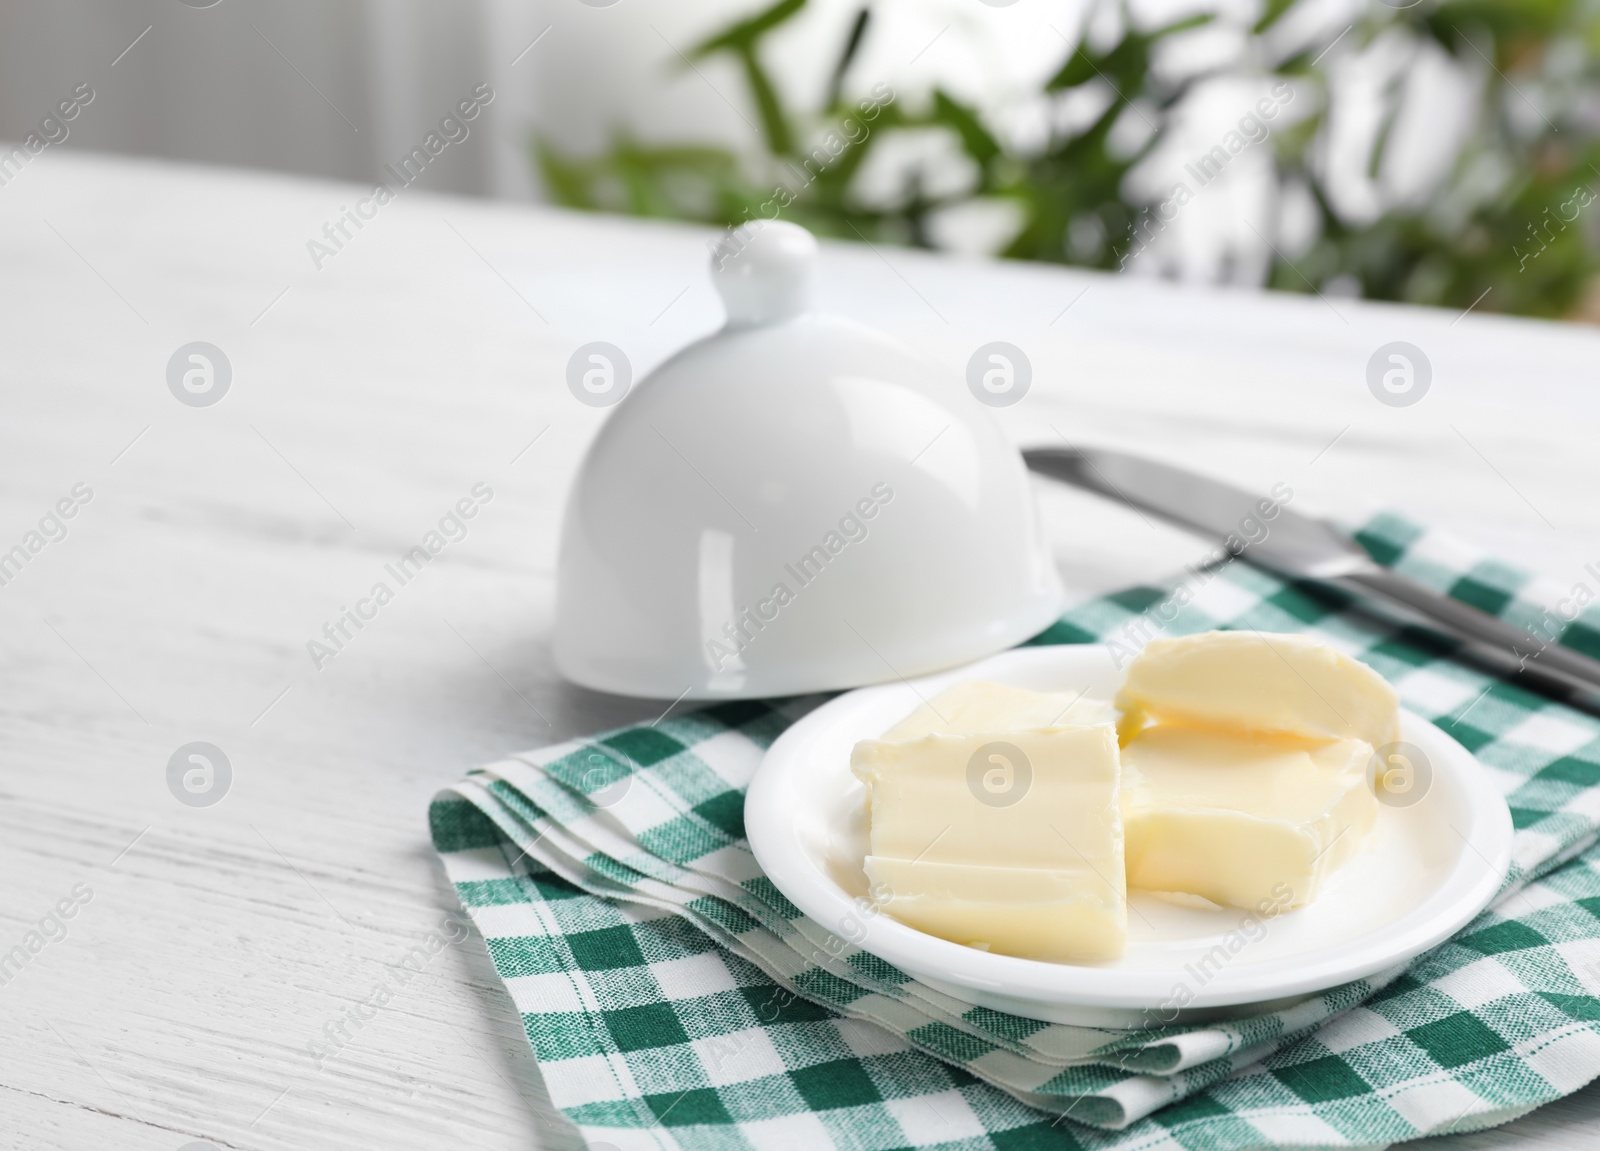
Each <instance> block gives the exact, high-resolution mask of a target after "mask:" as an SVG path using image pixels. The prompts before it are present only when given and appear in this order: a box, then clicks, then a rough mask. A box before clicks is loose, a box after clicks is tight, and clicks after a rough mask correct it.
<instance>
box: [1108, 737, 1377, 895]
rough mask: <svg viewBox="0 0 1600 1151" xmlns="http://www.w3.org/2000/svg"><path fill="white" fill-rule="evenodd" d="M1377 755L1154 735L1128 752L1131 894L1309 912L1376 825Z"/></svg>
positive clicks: (1359, 743)
mask: <svg viewBox="0 0 1600 1151" xmlns="http://www.w3.org/2000/svg"><path fill="white" fill-rule="evenodd" d="M1371 755H1372V748H1371V747H1370V746H1369V745H1368V744H1367V743H1366V742H1365V741H1364V740H1358V739H1344V740H1333V741H1314V740H1305V739H1297V738H1294V737H1288V736H1270V735H1252V734H1246V733H1234V732H1223V731H1215V730H1207V729H1203V728H1195V727H1180V726H1165V725H1162V726H1156V727H1150V728H1146V729H1145V730H1143V731H1142V732H1140V733H1139V734H1138V735H1137V736H1136V737H1135V738H1134V739H1133V740H1132V741H1131V742H1130V743H1129V744H1128V745H1127V746H1126V747H1124V748H1123V749H1122V771H1123V774H1122V789H1123V790H1122V817H1123V827H1124V833H1125V835H1126V844H1127V846H1126V853H1127V868H1128V872H1127V881H1128V886H1129V887H1131V888H1143V889H1146V890H1152V891H1171V892H1184V893H1188V894H1191V895H1198V896H1202V897H1203V898H1205V899H1209V900H1211V901H1212V902H1214V903H1221V904H1227V905H1230V906H1233V907H1244V908H1254V909H1257V910H1267V909H1268V908H1269V907H1270V908H1271V909H1272V910H1273V913H1274V914H1275V913H1276V912H1278V911H1286V910H1289V909H1290V908H1295V907H1302V906H1304V905H1305V904H1307V903H1309V902H1311V901H1312V900H1313V899H1315V898H1316V896H1317V892H1318V890H1319V889H1320V887H1321V886H1322V882H1323V880H1324V878H1325V877H1326V876H1327V874H1328V873H1329V872H1330V871H1332V870H1333V869H1334V868H1335V867H1337V866H1339V864H1340V863H1342V862H1343V861H1344V860H1346V859H1347V858H1349V857H1350V856H1351V855H1352V854H1353V853H1354V852H1355V851H1356V850H1357V849H1358V848H1359V846H1360V844H1361V842H1362V840H1363V839H1364V838H1365V837H1366V835H1367V833H1368V832H1369V831H1370V830H1371V829H1372V826H1373V823H1374V821H1375V820H1376V818H1377V811H1378V801H1377V800H1376V799H1375V798H1374V797H1373V794H1372V792H1371V791H1370V790H1369V789H1368V787H1367V783H1366V768H1367V762H1368V760H1369V759H1370V757H1371Z"/></svg>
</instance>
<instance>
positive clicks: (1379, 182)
mask: <svg viewBox="0 0 1600 1151" xmlns="http://www.w3.org/2000/svg"><path fill="white" fill-rule="evenodd" d="M805 5H806V0H779V2H778V3H775V4H773V5H772V6H771V7H769V8H767V9H765V10H763V11H761V12H759V13H757V14H755V15H753V16H751V17H749V18H747V19H743V20H740V21H738V22H737V23H735V24H733V25H732V26H730V27H728V28H726V29H724V30H723V31H721V32H719V33H717V34H716V35H714V36H712V37H710V38H708V39H706V40H704V41H703V42H701V43H700V44H698V45H696V46H695V47H694V48H692V49H690V50H689V52H688V53H687V59H688V60H689V61H698V60H703V59H705V58H707V57H712V56H717V55H728V56H731V57H733V58H734V59H735V60H736V61H737V62H738V63H739V64H740V65H741V67H742V69H743V72H744V76H745V79H746V82H747V84H748V85H749V89H750V94H751V97H752V101H753V103H754V105H755V108H756V111H757V113H758V115H759V121H760V128H761V140H762V145H763V151H762V153H761V154H760V155H757V156H754V157H752V156H747V155H741V154H738V153H735V152H734V151H731V150H728V149H724V148H718V147H710V146H695V145H668V146H659V145H647V144H644V143H641V142H639V141H637V140H635V139H633V138H631V137H630V136H628V135H626V134H620V135H618V136H617V137H616V138H615V140H614V141H613V144H612V147H611V148H610V150H609V151H607V152H605V153H603V154H601V155H598V156H594V157H588V158H575V157H570V156H563V155H561V154H559V153H558V152H557V151H556V150H555V149H554V148H552V147H551V146H549V145H548V144H547V143H546V142H543V141H535V142H534V155H535V159H536V162H537V164H538V167H539V169H540V171H541V173H542V175H543V177H544V180H545V184H546V187H547V188H548V189H549V190H550V192H551V194H552V196H553V197H554V198H555V199H556V200H557V201H558V202H560V203H562V204H565V205H568V206H571V207H577V208H585V209H591V210H604V211H626V212H630V213H634V214H637V215H645V216H669V217H675V218H682V219H692V220H700V221H704V222H709V223H716V224H722V225H726V226H733V225H737V224H739V223H742V222H743V221H745V220H748V219H752V218H756V217H760V216H771V215H774V214H777V213H778V212H780V211H781V213H782V215H784V216H785V217H786V218H788V219H792V220H794V221H796V222H798V223H801V224H804V225H806V226H807V227H809V228H811V229H813V230H814V231H817V232H820V233H823V234H829V235H838V236H844V237H850V238H861V239H866V240H887V241H893V242H901V243H909V244H914V245H918V246H922V247H934V246H936V237H935V231H936V229H935V228H933V227H932V224H933V221H934V220H935V219H936V217H937V215H938V214H939V213H941V212H944V211H946V210H948V209H951V208H955V207H959V206H962V205H970V204H974V203H983V202H989V203H998V204H1003V205H1009V206H1010V208H1011V209H1012V215H1013V217H1014V221H1015V226H1014V227H1013V228H1012V230H1011V232H1010V238H1009V239H1008V240H1007V241H1006V242H1005V243H1004V245H1003V247H1002V248H1001V250H1000V254H1002V255H1005V256H1010V257H1015V258H1021V259H1032V260H1045V261H1054V262H1058V263H1068V264H1077V265H1082V266H1088V267H1097V268H1117V267H1121V266H1123V265H1125V264H1126V263H1127V261H1128V259H1129V257H1130V254H1132V253H1134V252H1135V250H1136V248H1142V247H1143V244H1142V243H1141V237H1142V236H1147V235H1148V233H1149V232H1150V227H1149V224H1150V221H1151V220H1152V213H1153V211H1154V210H1156V207H1157V198H1155V197H1152V196H1150V195H1148V194H1141V193H1140V192H1138V191H1136V190H1135V187H1134V186H1135V185H1138V184H1141V183H1147V181H1141V180H1138V179H1133V178H1130V177H1131V176H1137V175H1139V173H1140V171H1141V165H1144V164H1146V162H1147V161H1149V160H1151V159H1152V157H1153V156H1154V155H1155V153H1156V152H1157V150H1158V149H1159V148H1160V147H1161V145H1162V144H1163V143H1164V142H1165V141H1168V140H1169V139H1171V138H1173V136H1174V133H1175V130H1176V121H1177V119H1178V114H1179V113H1180V111H1181V109H1182V108H1183V106H1184V104H1185V102H1186V101H1187V100H1189V99H1190V98H1191V97H1192V96H1193V95H1194V94H1195V92H1196V91H1198V89H1199V87H1200V86H1201V85H1203V84H1205V83H1207V82H1209V81H1211V80H1214V79H1216V78H1217V77H1219V76H1226V75H1242V76H1246V77H1253V78H1255V79H1257V80H1259V81H1262V82H1270V81H1274V80H1280V81H1281V80H1287V81H1289V82H1291V83H1292V84H1293V85H1294V90H1295V91H1296V93H1297V96H1296V97H1295V108H1296V109H1297V118H1295V119H1293V120H1292V121H1291V120H1290V119H1289V118H1287V117H1286V118H1285V121H1284V122H1283V123H1281V124H1279V125H1276V126H1275V127H1276V130H1275V131H1274V132H1273V133H1272V135H1271V140H1272V161H1273V162H1272V167H1273V168H1274V172H1275V177H1276V188H1275V192H1276V195H1275V202H1276V203H1277V204H1278V205H1279V216H1280V219H1279V221H1278V226H1277V227H1276V228H1272V227H1266V228H1265V231H1267V232H1270V233H1275V235H1274V237H1273V238H1272V240H1270V241H1269V243H1268V245H1267V246H1268V248H1269V249H1270V251H1269V253H1268V255H1267V260H1266V269H1267V271H1266V281H1267V283H1268V284H1269V285H1270V286H1272V287H1275V288H1280V289H1284V290H1289V291H1302V292H1310V291H1319V292H1320V291H1325V290H1333V291H1350V290H1352V289H1355V290H1359V292H1360V294H1361V295H1363V296H1365V297H1368V298H1372V299H1385V300H1405V301H1410V302H1415V303H1426V304H1438V305H1443V306H1448V307H1454V308H1467V307H1469V306H1474V305H1475V306H1476V307H1478V308H1479V309H1480V310H1497V311H1504V312H1515V313H1521V314H1529V315H1546V316H1561V315H1572V314H1574V312H1575V310H1580V309H1587V310H1592V311H1595V312H1597V313H1600V298H1596V297H1595V296H1593V295H1592V294H1590V292H1591V288H1592V286H1593V284H1594V283H1595V276H1596V272H1597V271H1600V260H1597V256H1596V244H1595V242H1594V237H1595V235H1596V234H1600V228H1597V225H1596V220H1595V217H1600V209H1596V210H1595V211H1593V212H1586V211H1585V209H1587V208H1588V206H1589V204H1590V202H1591V201H1593V200H1594V199H1595V198H1596V194H1595V192H1594V190H1593V188H1594V187H1595V186H1600V143H1597V135H1600V133H1597V124H1596V117H1597V113H1600V63H1597V61H1600V0H1421V3H1417V4H1414V5H1412V6H1410V7H1399V6H1398V5H1396V6H1392V7H1391V6H1385V5H1383V4H1377V5H1370V6H1369V7H1368V8H1367V10H1366V11H1365V12H1364V13H1362V14H1361V15H1359V16H1358V17H1357V19H1356V20H1355V21H1354V22H1353V23H1352V24H1350V25H1349V26H1348V27H1347V28H1346V29H1345V31H1344V32H1342V33H1339V35H1338V37H1337V38H1336V39H1335V38H1333V36H1332V35H1331V34H1323V33H1322V32H1321V31H1320V30H1319V27H1318V26H1317V25H1316V23H1315V22H1314V21H1312V22H1308V21H1306V20H1303V19H1299V18H1298V17H1299V15H1300V13H1299V11H1298V10H1299V9H1301V8H1302V7H1304V5H1303V4H1301V3H1299V2H1298V0H1266V2H1265V4H1264V7H1263V9H1262V11H1261V12H1260V14H1259V16H1258V17H1257V18H1256V19H1255V21H1254V22H1253V23H1251V24H1249V25H1247V26H1245V27H1244V28H1242V29H1238V31H1239V32H1240V33H1242V35H1241V37H1240V42H1241V44H1242V48H1241V50H1240V51H1239V52H1238V53H1236V54H1235V55H1234V57H1233V58H1231V59H1229V60H1227V61H1225V62H1222V63H1218V64H1215V65H1211V66H1207V67H1201V68H1199V69H1194V70H1190V71H1188V72H1186V73H1177V72H1176V70H1175V69H1173V68H1172V67H1170V66H1168V62H1169V61H1170V59H1171V58H1172V57H1173V55H1174V53H1173V51H1172V49H1173V47H1174V46H1175V45H1179V44H1181V42H1182V40H1183V38H1184V37H1185V35H1186V34H1191V33H1199V32H1202V31H1205V30H1212V29H1215V28H1216V27H1218V26H1220V23H1221V21H1222V20H1223V17H1221V16H1220V15H1218V14H1216V13H1200V14H1197V15H1192V16H1189V17H1186V18H1184V19H1181V20H1178V21H1175V22H1171V23H1165V24H1158V25H1155V26H1144V25H1141V24H1140V23H1139V21H1138V20H1136V19H1135V18H1134V17H1133V16H1132V15H1131V14H1130V12H1129V10H1128V8H1127V7H1126V5H1125V3H1124V2H1123V0H1096V3H1095V4H1093V5H1092V9H1093V11H1092V12H1091V18H1090V20H1089V21H1086V25H1085V26H1086V27H1088V28H1093V29H1094V30H1095V32H1096V33H1097V34H1094V35H1091V34H1085V35H1083V36H1081V37H1080V38H1079V42H1078V43H1077V44H1076V46H1074V47H1073V48H1072V49H1071V50H1070V51H1069V52H1068V53H1067V55H1066V59H1065V60H1064V62H1063V63H1062V64H1061V66H1060V68H1059V69H1058V70H1057V71H1056V72H1055V73H1054V75H1053V76H1051V77H1050V78H1049V80H1048V81H1046V83H1045V84H1044V86H1043V92H1042V93H1041V94H1040V95H1041V98H1042V99H1044V100H1046V101H1048V102H1049V107H1050V108H1051V109H1053V110H1055V111H1054V112H1053V113H1052V114H1051V115H1050V117H1049V119H1050V124H1051V127H1050V129H1049V131H1048V133H1047V136H1046V138H1045V139H1044V140H1043V141H1042V142H1035V143H1034V144H1033V145H1031V146H1029V147H1027V148H1023V147H1020V146H1017V145H1014V144H1011V145H1008V144H1007V143H1006V142H1004V140H1003V137H1002V135H1000V134H997V132H996V131H995V130H994V128H993V127H992V125H991V124H990V123H989V122H988V120H987V119H986V117H985V115H984V114H983V113H982V112H981V111H980V110H979V109H978V108H976V107H974V106H972V105H971V104H970V103H963V102H962V101H960V100H958V99H956V98H955V97H953V96H952V95H951V94H950V93H948V92H947V91H945V90H944V89H942V88H940V87H937V86H936V87H934V89H933V90H932V92H931V94H930V96H929V98H928V99H926V100H925V101H919V104H920V105H921V106H919V107H916V108H912V107H909V106H908V103H909V101H906V100H900V99H893V98H892V97H891V98H890V99H888V100H884V99H881V98H879V99H875V100H874V101H873V102H872V103H871V109H872V113H871V115H868V114H867V112H866V109H867V107H868V104H867V103H866V102H862V103H859V104H858V103H856V102H854V101H852V100H851V99H850V98H848V97H846V95H845V94H844V93H845V87H846V80H847V77H848V75H849V73H850V69H851V65H852V64H853V63H854V62H855V60H856V58H857V54H858V52H859V50H860V48H861V45H862V43H863V41H864V39H865V38H866V36H868V35H869V34H870V29H871V24H872V7H871V5H870V4H868V5H867V6H866V7H863V8H862V9H861V10H860V12H859V13H858V15H857V16H856V18H855V20H854V22H853V24H852V25H851V27H850V30H849V33H848V35H847V36H846V37H845V40H844V43H843V45H842V48H841V51H840V53H839V55H838V58H837V60H836V61H835V62H834V64H833V67H832V71H831V73H830V82H829V83H828V85H827V87H826V90H825V93H826V94H825V97H824V99H823V101H822V105H821V107H819V108H816V109H813V110H810V111H795V110H792V109H790V108H788V107H787V106H786V104H785V101H784V99H783V97H782V96H781V94H780V93H779V91H778V88H777V86H776V85H775V84H774V83H773V81H772V79H771V77H770V75H769V74H768V72H767V69H766V67H765V66H764V65H763V63H762V46H763V44H764V43H766V41H767V38H768V37H769V36H771V35H772V34H773V33H774V32H776V31H777V30H779V29H780V28H782V26H783V25H784V24H786V23H787V22H788V21H790V20H791V19H793V18H794V17H795V16H796V15H798V14H799V13H800V12H801V11H802V10H803V9H804V8H805ZM1096 17H1105V19H1100V20H1098V21H1097V20H1096V19H1095V18H1096ZM1308 27H1309V28H1310V33H1309V34H1308V33H1307V31H1306V30H1307V28H1308ZM1107 29H1109V31H1106V30H1107ZM1335 31H1337V29H1335ZM1330 40H1331V41H1332V42H1331V43H1329V41H1330ZM1308 41H1311V42H1308ZM1430 54H1431V55H1432V56H1433V57H1436V58H1439V59H1443V60H1445V61H1447V62H1448V63H1449V64H1450V65H1451V66H1452V67H1453V68H1454V69H1455V70H1456V72H1457V74H1459V75H1460V76H1462V77H1465V78H1466V80H1465V86H1466V88H1467V89H1468V90H1470V91H1471V92H1473V93H1474V94H1473V95H1472V96H1471V97H1470V99H1471V100H1473V101H1474V105H1473V106H1472V107H1471V108H1470V109H1468V115H1467V118H1466V119H1467V130H1466V134H1465V137H1464V140H1463V142H1462V143H1461V145H1460V147H1459V149H1458V150H1457V153H1456V155H1455V157H1454V159H1453V161H1452V162H1451V163H1450V164H1449V165H1448V170H1447V171H1446V172H1445V173H1444V175H1442V176H1441V177H1440V178H1439V179H1438V180H1437V181H1436V182H1435V185H1434V186H1433V187H1432V188H1430V189H1424V190H1423V192H1422V193H1420V194H1419V193H1416V192H1415V191H1413V192H1412V193H1411V194H1409V195H1399V194H1389V195H1388V196H1387V198H1385V196H1384V195H1383V191H1382V189H1383V186H1384V183H1385V180H1384V176H1385V174H1386V173H1387V172H1389V171H1390V170H1391V169H1392V167H1393V166H1394V165H1396V164H1397V163H1402V162H1403V161H1404V160H1405V156H1404V155H1402V154H1400V153H1401V148H1400V145H1398V144H1397V143H1396V139H1395V135H1394V129H1395V126H1396V124H1397V123H1398V122H1399V118H1400V116H1401V114H1402V111H1403V110H1404V109H1405V108H1406V106H1407V101H1408V99H1410V98H1411V96H1412V94H1411V93H1410V91H1409V88H1408V84H1409V81H1410V80H1411V79H1412V76H1413V73H1414V72H1415V71H1416V70H1417V68H1418V67H1419V65H1420V64H1421V63H1422V62H1423V61H1424V57H1426V56H1429V55H1430ZM1373 55H1383V56H1384V57H1385V58H1386V59H1387V60H1388V61H1389V67H1388V70H1387V76H1388V79H1387V81H1386V86H1385V87H1384V89H1383V91H1382V106H1383V112H1382V116H1381V118H1380V122H1379V124H1378V127H1377V129H1376V131H1374V132H1373V133H1372V134H1371V136H1370V139H1369V140H1367V141H1366V142H1365V144H1364V145H1363V147H1362V149H1361V150H1362V151H1364V154H1365V171H1364V172H1360V173H1355V175H1357V176H1358V177H1359V178H1360V179H1363V180H1365V181H1366V182H1367V183H1368V184H1369V185H1370V186H1371V187H1372V188H1374V189H1376V191H1375V192H1374V194H1373V195H1371V196H1368V197H1367V200H1366V202H1364V203H1361V204H1359V205H1354V206H1353V205H1352V204H1351V203H1350V202H1349V201H1350V200H1351V197H1350V196H1349V195H1348V194H1345V193H1342V192H1341V179H1342V178H1343V177H1347V176H1349V175H1351V173H1350V172H1348V171H1345V172H1341V171H1339V170H1338V166H1337V165H1335V164H1334V163H1333V162H1332V161H1331V159H1330V157H1331V155H1332V153H1333V148H1332V141H1333V138H1334V137H1333V132H1334V128H1335V127H1336V126H1337V125H1335V124H1333V123H1332V122H1331V121H1332V115H1331V113H1332V110H1333V109H1334V108H1335V106H1336V104H1335V97H1336V95H1337V92H1336V90H1335V85H1334V83H1333V80H1334V77H1335V76H1336V69H1337V67H1338V66H1339V65H1340V64H1341V62H1347V61H1350V60H1352V59H1355V58H1358V57H1362V56H1368V57H1371V56H1373ZM881 87H882V86H881V85H880V88H881ZM1074 97H1082V99H1079V100H1078V101H1077V106H1078V107H1080V108H1083V107H1087V108H1089V109H1091V110H1090V111H1089V113H1088V114H1086V115H1082V116H1078V117H1076V118H1070V117H1065V116H1062V115H1060V114H1056V113H1058V112H1059V110H1060V109H1062V108H1064V107H1067V106H1068V103H1069V102H1070V101H1072V100H1073V98H1074ZM1096 108H1098V110H1095V109H1096ZM929 129H934V130H939V131H942V132H944V133H946V134H948V135H949V136H950V137H951V138H953V140H954V141H955V142H956V144H957V146H958V148H959V152H960V154H961V156H962V157H964V161H963V167H964V168H965V169H966V177H965V179H964V180H961V181H959V182H958V183H959V186H958V187H955V188H951V187H948V186H945V185H948V183H949V181H940V182H938V185H939V186H936V187H931V186H930V182H929V181H928V180H927V179H926V177H925V173H924V172H923V171H922V170H921V169H918V168H912V169H911V170H910V171H909V172H908V173H907V174H906V182H905V186H904V187H903V188H902V189H901V191H900V193H899V194H898V195H897V196H893V197H890V198H889V199H887V200H885V198H883V197H882V196H870V195H866V194H864V193H863V189H862V187H861V183H862V181H861V175H862V169H863V166H864V165H865V164H866V163H867V161H868V158H869V157H870V156H872V155H873V154H874V153H875V152H876V151H878V150H879V149H881V147H882V145H883V142H884V141H885V140H888V139H891V138H893V137H894V136H896V135H897V134H900V135H903V134H907V133H915V132H924V133H925V132H926V131H927V130H929ZM841 141H842V142H843V144H844V146H843V147H839V146H838V145H839V143H840V142H841ZM1341 154H1342V153H1341ZM1346 167H1348V164H1346ZM1346 182H1347V181H1346ZM1296 199H1298V202H1300V203H1301V204H1303V205H1305V206H1306V208H1307V209H1308V211H1307V212H1306V213H1303V214H1307V215H1309V216H1310V222H1309V226H1308V227H1306V228H1303V229H1301V231H1302V232H1303V233H1305V234H1304V235H1302V236H1300V237H1299V239H1298V240H1294V239H1293V238H1292V237H1289V236H1288V235H1287V233H1288V232H1290V231H1292V229H1290V228H1289V227H1288V226H1287V222H1286V221H1285V220H1284V219H1283V218H1282V217H1285V216H1287V215H1288V211H1287V205H1289V204H1290V203H1291V202H1293V201H1295V200H1296ZM1588 318H1600V314H1596V315H1593V316H1590V317H1588Z"/></svg>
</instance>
